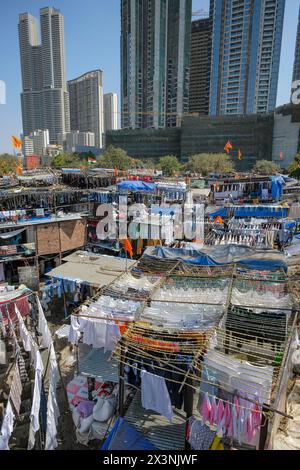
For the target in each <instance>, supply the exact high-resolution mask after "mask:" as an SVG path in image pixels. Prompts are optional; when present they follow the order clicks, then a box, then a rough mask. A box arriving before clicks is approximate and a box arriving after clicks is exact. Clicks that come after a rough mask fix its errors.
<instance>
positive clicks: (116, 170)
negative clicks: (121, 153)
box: [115, 168, 119, 177]
mask: <svg viewBox="0 0 300 470" xmlns="http://www.w3.org/2000/svg"><path fill="white" fill-rule="evenodd" d="M117 176H119V170H118V168H115V177H117Z"/></svg>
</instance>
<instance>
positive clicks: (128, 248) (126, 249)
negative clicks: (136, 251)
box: [121, 238, 133, 258]
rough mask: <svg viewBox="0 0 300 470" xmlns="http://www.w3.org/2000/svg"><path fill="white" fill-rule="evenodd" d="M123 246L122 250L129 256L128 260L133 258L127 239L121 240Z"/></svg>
mask: <svg viewBox="0 0 300 470" xmlns="http://www.w3.org/2000/svg"><path fill="white" fill-rule="evenodd" d="M121 241H122V243H123V245H124V248H125V251H126V252H127V253H128V254H129V256H130V258H132V257H133V249H132V245H131V243H130V241H129V240H128V238H125V240H121Z"/></svg>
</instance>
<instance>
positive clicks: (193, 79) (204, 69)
mask: <svg viewBox="0 0 300 470" xmlns="http://www.w3.org/2000/svg"><path fill="white" fill-rule="evenodd" d="M211 30H212V24H211V20H210V18H204V19H201V20H196V21H193V22H192V37H191V65H190V95H189V102H190V105H189V111H190V113H198V114H200V115H206V114H208V113H209V90H210V68H211Z"/></svg>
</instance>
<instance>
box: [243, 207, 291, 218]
mask: <svg viewBox="0 0 300 470" xmlns="http://www.w3.org/2000/svg"><path fill="white" fill-rule="evenodd" d="M287 214H288V208H287V207H275V206H263V205H261V206H241V207H235V209H234V216H235V217H262V218H264V217H274V218H282V217H287Z"/></svg>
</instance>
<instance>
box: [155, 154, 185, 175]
mask: <svg viewBox="0 0 300 470" xmlns="http://www.w3.org/2000/svg"><path fill="white" fill-rule="evenodd" d="M157 168H158V169H159V170H161V171H162V172H163V173H164V174H165V175H167V176H173V175H174V174H175V173H176V172H177V171H179V170H180V168H181V165H180V163H179V161H178V159H177V158H176V157H174V156H173V155H166V156H165V157H161V158H160V159H159V164H158V166H157Z"/></svg>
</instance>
